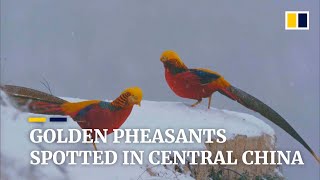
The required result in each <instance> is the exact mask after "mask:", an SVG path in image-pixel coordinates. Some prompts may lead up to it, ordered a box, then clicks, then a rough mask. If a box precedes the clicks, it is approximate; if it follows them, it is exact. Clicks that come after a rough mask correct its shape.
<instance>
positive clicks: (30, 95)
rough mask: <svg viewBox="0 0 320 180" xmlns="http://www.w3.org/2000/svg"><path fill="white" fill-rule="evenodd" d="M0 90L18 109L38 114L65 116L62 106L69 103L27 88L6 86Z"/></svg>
mask: <svg viewBox="0 0 320 180" xmlns="http://www.w3.org/2000/svg"><path fill="white" fill-rule="evenodd" d="M0 89H1V90H2V91H4V92H5V93H6V94H7V95H8V96H9V98H10V100H11V101H12V103H13V104H14V105H15V106H16V108H18V109H20V110H22V111H27V112H31V113H36V114H50V115H65V113H64V112H63V111H62V109H61V105H62V104H64V103H67V102H68V101H65V100H63V99H60V98H58V97H55V96H53V95H50V94H47V93H44V92H41V91H38V90H34V89H30V88H26V87H20V86H13V85H4V86H1V87H0Z"/></svg>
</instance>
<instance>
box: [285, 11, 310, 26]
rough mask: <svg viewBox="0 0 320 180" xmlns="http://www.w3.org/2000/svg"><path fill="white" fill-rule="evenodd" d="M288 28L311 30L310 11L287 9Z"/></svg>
mask: <svg viewBox="0 0 320 180" xmlns="http://www.w3.org/2000/svg"><path fill="white" fill-rule="evenodd" d="M286 30H309V11H286Z"/></svg>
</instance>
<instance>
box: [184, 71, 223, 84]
mask: <svg viewBox="0 0 320 180" xmlns="http://www.w3.org/2000/svg"><path fill="white" fill-rule="evenodd" d="M189 72H190V74H192V77H193V78H192V79H191V80H197V81H198V83H199V82H200V83H201V84H202V85H206V84H209V83H211V82H213V81H215V80H217V79H219V78H220V77H221V76H220V75H219V74H218V73H216V72H214V71H211V70H209V69H204V68H197V69H189Z"/></svg>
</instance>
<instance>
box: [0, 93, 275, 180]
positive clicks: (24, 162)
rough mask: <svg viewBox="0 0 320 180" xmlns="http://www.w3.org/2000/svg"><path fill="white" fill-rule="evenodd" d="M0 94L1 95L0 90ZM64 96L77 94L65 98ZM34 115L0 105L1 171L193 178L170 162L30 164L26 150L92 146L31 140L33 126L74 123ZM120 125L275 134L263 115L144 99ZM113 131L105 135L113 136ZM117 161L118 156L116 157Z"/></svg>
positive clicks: (16, 175) (21, 175)
mask: <svg viewBox="0 0 320 180" xmlns="http://www.w3.org/2000/svg"><path fill="white" fill-rule="evenodd" d="M2 96H3V94H2ZM64 99H67V100H69V101H80V99H74V98H64ZM30 116H34V115H33V114H30V113H22V112H19V111H18V110H16V109H14V108H13V107H12V106H4V105H1V171H2V173H4V176H5V177H9V179H67V178H68V177H69V178H70V179H71V177H72V179H79V180H80V179H101V178H105V179H113V180H116V179H141V180H147V179H193V178H191V177H190V175H188V174H179V173H177V172H175V171H174V170H173V169H172V168H171V167H164V166H156V167H154V166H151V165H150V164H148V163H145V164H143V165H134V166H125V165H122V164H120V163H117V164H115V165H111V166H94V165H88V166H84V165H73V166H55V165H53V164H49V165H47V166H32V165H30V152H31V151H33V150H39V148H42V149H45V150H51V151H54V150H62V151H66V150H92V145H91V144H46V143H43V144H41V147H39V146H37V145H35V144H33V143H32V142H30V139H29V134H30V131H31V130H32V129H34V128H44V129H48V128H62V129H65V130H67V129H69V128H73V129H74V128H78V129H79V126H78V125H77V123H75V122H74V121H73V120H72V119H71V118H68V121H67V122H63V123H50V122H46V123H41V124H39V123H28V122H27V119H28V117H30ZM121 128H144V129H145V128H147V129H151V130H153V129H156V128H158V129H162V130H165V129H168V128H172V129H175V130H178V129H191V128H193V129H197V128H202V129H203V128H206V129H211V128H212V129H221V128H223V129H226V136H227V138H228V139H231V138H233V137H234V136H235V135H247V136H260V135H262V134H269V135H271V136H274V131H273V129H272V128H271V127H270V126H269V125H267V124H266V123H264V122H263V121H262V120H260V119H258V118H256V117H254V116H252V115H248V114H244V113H238V112H232V111H227V110H219V109H214V108H212V109H209V110H208V109H206V107H205V106H204V105H203V106H201V105H200V106H198V107H196V108H191V107H190V106H189V105H186V104H183V103H178V102H154V101H143V102H142V104H141V107H138V106H136V107H134V109H133V111H132V113H131V115H130V117H129V118H128V119H127V121H126V122H125V123H124V125H123V126H122V127H121ZM112 138H113V135H110V136H108V139H112ZM111 142H112V141H109V143H108V144H101V143H100V144H98V145H97V147H98V149H99V150H114V151H116V152H118V153H121V152H122V151H123V150H144V151H146V152H148V151H151V150H204V149H205V146H204V144H201V143H193V144H182V143H180V144H124V143H120V144H112V143H111ZM119 162H121V161H119ZM148 167H149V168H153V172H158V173H159V176H158V177H154V176H150V175H149V173H147V172H146V169H147V168H148Z"/></svg>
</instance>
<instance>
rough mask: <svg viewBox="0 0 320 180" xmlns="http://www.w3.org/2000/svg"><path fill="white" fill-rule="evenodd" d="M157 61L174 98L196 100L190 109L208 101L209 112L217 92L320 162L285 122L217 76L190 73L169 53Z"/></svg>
mask: <svg viewBox="0 0 320 180" xmlns="http://www.w3.org/2000/svg"><path fill="white" fill-rule="evenodd" d="M160 61H161V62H162V63H163V65H164V69H165V79H166V81H167V83H168V85H169V87H170V88H171V90H172V91H173V92H174V93H175V94H176V95H177V96H180V97H183V98H188V99H194V100H197V102H196V103H194V104H192V105H191V106H193V107H194V106H196V105H198V104H199V103H201V101H202V99H203V98H209V102H208V108H210V104H211V97H212V94H213V93H214V92H216V91H218V92H220V93H221V94H223V95H225V96H227V97H228V98H230V99H232V100H235V101H237V102H238V103H240V104H242V105H243V106H245V107H247V108H249V109H251V110H254V111H256V112H258V113H260V114H261V115H262V116H264V117H266V118H267V119H269V120H271V121H272V122H273V123H275V124H276V125H277V126H279V127H280V128H282V129H283V130H284V131H286V132H287V133H288V134H290V135H291V136H292V137H293V138H294V139H296V140H297V141H299V142H300V143H301V144H302V145H303V146H304V147H305V148H306V149H307V150H308V151H309V152H310V153H311V154H312V155H313V156H314V157H315V158H316V160H317V161H318V162H319V163H320V158H319V157H318V156H317V155H316V154H315V153H314V151H313V150H312V149H311V148H310V146H309V145H308V144H307V143H306V142H305V141H304V140H303V139H302V138H301V136H300V135H299V134H298V133H297V132H296V130H294V128H292V126H291V125H290V124H289V123H288V122H287V121H286V120H285V119H284V118H282V117H281V116H280V115H279V114H278V113H277V112H276V111H274V110H273V109H272V108H270V107H269V106H267V105H266V104H264V103H263V102H261V101H260V100H259V99H257V98H255V97H253V96H251V95H250V94H248V93H246V92H244V91H242V90H240V89H238V88H236V87H234V86H232V85H231V84H230V83H229V82H228V81H226V80H225V79H224V78H223V77H222V76H221V75H220V74H218V73H216V72H214V71H211V70H209V69H204V68H195V69H189V68H188V67H187V66H186V65H185V64H184V63H183V61H182V60H181V59H180V57H179V55H178V54H177V53H176V52H174V51H172V50H167V51H164V52H163V53H162V55H161V57H160Z"/></svg>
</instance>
